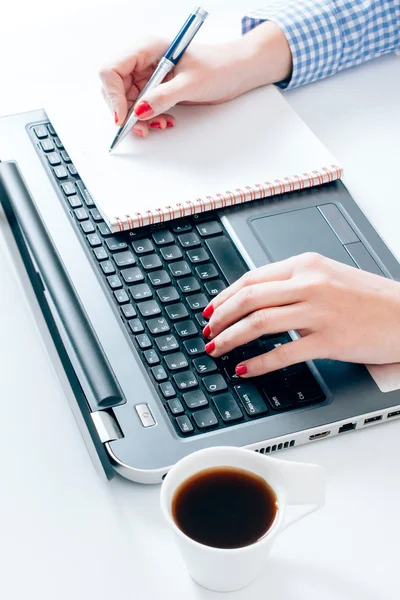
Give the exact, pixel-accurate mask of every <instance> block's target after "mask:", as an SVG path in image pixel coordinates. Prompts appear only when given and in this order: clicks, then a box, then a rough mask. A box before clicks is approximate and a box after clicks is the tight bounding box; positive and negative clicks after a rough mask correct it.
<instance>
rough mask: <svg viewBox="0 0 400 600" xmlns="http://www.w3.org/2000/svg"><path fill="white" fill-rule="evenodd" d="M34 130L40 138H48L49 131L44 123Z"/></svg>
mask: <svg viewBox="0 0 400 600" xmlns="http://www.w3.org/2000/svg"><path fill="white" fill-rule="evenodd" d="M33 131H34V132H35V135H36V137H37V138H38V140H43V139H44V138H47V135H48V132H47V129H46V127H45V126H44V125H38V126H37V127H34V128H33Z"/></svg>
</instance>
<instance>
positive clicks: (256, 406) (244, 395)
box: [235, 383, 268, 417]
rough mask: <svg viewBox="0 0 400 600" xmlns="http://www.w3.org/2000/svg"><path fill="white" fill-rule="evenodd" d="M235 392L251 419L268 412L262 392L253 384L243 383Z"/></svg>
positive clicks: (236, 387)
mask: <svg viewBox="0 0 400 600" xmlns="http://www.w3.org/2000/svg"><path fill="white" fill-rule="evenodd" d="M235 392H236V394H237V395H238V397H239V400H240V401H241V403H242V404H243V406H244V409H245V411H246V412H247V414H248V415H249V417H257V416H258V415H263V414H265V413H267V412H268V407H267V405H266V404H265V402H264V400H263V399H262V397H261V394H260V392H259V391H258V390H257V388H256V387H255V386H254V385H253V384H252V383H241V384H240V385H237V386H235Z"/></svg>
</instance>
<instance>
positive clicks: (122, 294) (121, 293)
mask: <svg viewBox="0 0 400 600" xmlns="http://www.w3.org/2000/svg"><path fill="white" fill-rule="evenodd" d="M114 296H115V299H116V301H117V302H118V304H125V302H129V296H128V294H127V293H126V291H125V290H117V291H116V292H114Z"/></svg>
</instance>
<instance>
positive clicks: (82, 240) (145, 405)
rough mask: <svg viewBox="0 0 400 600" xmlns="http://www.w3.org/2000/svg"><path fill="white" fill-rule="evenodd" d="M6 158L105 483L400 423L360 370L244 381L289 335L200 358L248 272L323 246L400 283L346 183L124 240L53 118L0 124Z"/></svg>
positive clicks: (10, 189) (395, 406) (6, 187)
mask: <svg viewBox="0 0 400 600" xmlns="http://www.w3.org/2000/svg"><path fill="white" fill-rule="evenodd" d="M82 135H84V132H82ZM0 159H1V160H2V161H3V162H1V163H0V201H1V203H2V206H3V209H4V211H5V213H6V215H7V218H8V220H9V223H10V226H11V229H12V232H13V235H14V238H15V241H16V243H17V246H18V249H19V252H20V253H21V256H22V259H23V261H24V265H25V268H26V270H27V273H28V275H29V278H30V281H31V284H32V287H33V290H34V292H35V295H36V298H37V301H38V303H39V305H40V308H41V310H42V313H43V316H44V318H45V320H46V323H47V326H48V328H49V331H50V333H51V336H52V338H53V341H54V344H55V347H56V349H57V352H58V354H59V356H60V359H61V361H62V364H63V367H64V369H65V372H66V375H67V377H68V380H69V382H70V385H71V387H72V390H73V395H71V397H72V396H73V406H72V409H73V411H74V414H75V415H76V416H77V421H78V423H79V426H80V427H81V429H82V433H83V435H84V437H85V440H86V442H87V445H88V448H89V450H90V452H91V454H92V457H93V458H94V462H95V463H96V464H100V465H101V467H102V471H103V472H104V473H105V474H106V476H107V477H108V478H111V477H112V476H113V475H114V474H115V473H116V472H118V473H120V474H121V475H123V476H124V477H127V478H129V479H131V480H133V481H138V482H141V483H157V482H160V481H161V480H162V479H163V477H164V476H165V475H166V473H167V472H168V469H169V468H170V467H171V466H172V465H173V464H174V463H175V462H176V461H177V460H179V459H180V458H182V457H183V456H185V455H186V454H188V453H190V452H194V451H195V450H199V449H201V448H204V447H207V446H212V445H235V446H246V447H249V448H251V449H253V450H255V451H256V452H260V453H262V454H272V453H275V452H277V451H280V450H283V449H285V448H290V447H293V446H295V445H299V444H304V443H306V442H314V441H317V440H320V439H322V438H326V437H331V436H335V435H337V434H344V433H346V432H350V431H354V430H355V429H360V428H363V427H368V426H371V425H372V424H378V423H384V422H386V421H387V420H392V419H394V418H396V417H399V416H400V392H399V391H393V392H390V393H382V392H381V391H380V389H379V388H378V386H377V385H376V383H375V382H374V380H373V379H372V378H371V376H370V375H369V372H368V371H367V369H366V368H365V367H364V366H363V365H354V364H349V363H342V362H338V361H332V360H319V361H314V362H310V363H302V364H298V365H294V366H292V367H289V368H287V369H283V370H282V371H278V372H275V373H272V374H269V375H266V376H264V377H259V378H257V379H253V380H246V381H244V380H240V379H239V378H238V377H237V376H236V374H235V366H236V364H237V363H238V362H239V361H240V360H242V359H244V358H249V357H252V356H256V355H258V354H260V353H264V352H268V351H269V350H271V349H272V348H274V347H275V346H276V345H277V344H284V343H287V342H288V341H290V340H291V338H292V336H293V335H295V333H294V332H290V333H288V332H282V333H281V334H279V335H273V336H265V337H262V338H259V339H257V340H255V341H254V342H253V343H251V344H246V345H245V346H244V347H240V348H237V349H235V351H234V352H232V353H231V354H229V355H226V356H222V357H221V358H220V359H217V360H213V359H212V358H211V357H209V356H207V355H206V353H205V351H204V340H203V338H202V335H201V331H202V329H203V327H204V326H205V324H206V321H205V320H204V318H203V316H202V310H203V308H204V307H205V306H206V305H207V304H208V302H209V301H210V299H211V298H212V297H213V296H215V295H216V294H218V293H219V292H220V291H221V290H222V289H224V287H226V286H228V285H229V284H231V283H233V282H234V281H235V280H236V279H238V278H239V277H240V276H241V275H243V273H245V272H246V271H247V270H248V269H250V268H255V267H259V266H261V265H265V264H267V263H270V262H273V261H277V260H282V259H285V258H287V257H289V256H293V255H296V254H300V253H303V252H307V251H314V252H319V253H320V254H324V255H326V256H328V257H330V258H333V259H336V260H338V261H341V262H343V263H345V264H348V265H352V266H354V267H357V268H360V269H364V270H367V271H370V272H372V273H377V274H379V275H381V276H383V277H390V278H392V279H399V280H400V266H399V263H398V262H397V260H396V259H395V258H394V256H393V255H392V254H391V252H390V251H389V249H388V248H387V247H386V246H385V244H384V243H383V241H382V239H381V238H380V237H379V236H378V234H377V233H376V231H375V230H374V229H373V227H372V226H371V224H370V223H369V222H368V220H367V219H366V217H365V216H364V215H363V214H362V212H361V211H360V209H359V208H358V206H357V205H356V203H355V202H354V200H353V199H352V198H351V196H350V195H349V193H348V192H347V190H346V189H345V187H344V186H343V184H342V183H340V182H334V183H330V184H326V185H323V186H320V187H318V188H314V189H309V190H302V191H300V192H296V193H292V194H288V195H284V196H280V197H278V198H276V199H269V200H260V201H255V202H252V203H250V204H247V205H240V206H237V207H233V208H226V209H222V210H219V211H217V212H210V213H205V214H201V215H195V216H193V217H191V218H185V219H181V220H176V221H172V222H170V223H167V224H165V223H164V224H162V225H156V226H152V227H145V228H142V229H136V230H134V231H130V232H124V233H121V234H117V235H113V234H111V232H110V231H109V229H108V227H107V224H106V223H105V222H104V221H103V219H102V217H101V214H100V213H99V211H98V210H97V208H96V204H95V199H93V198H92V197H91V195H90V191H89V190H87V189H86V187H85V183H84V181H82V180H81V179H80V177H79V173H78V172H77V170H76V168H75V167H74V165H73V163H72V161H71V158H70V157H69V155H68V148H64V146H63V144H62V140H60V139H59V137H58V136H57V132H56V131H55V130H54V128H53V126H52V125H51V123H50V122H49V120H48V119H47V116H46V114H45V113H44V112H43V111H35V112H30V113H25V114H20V115H14V116H10V117H6V118H3V119H0ZM382 335H384V332H382Z"/></svg>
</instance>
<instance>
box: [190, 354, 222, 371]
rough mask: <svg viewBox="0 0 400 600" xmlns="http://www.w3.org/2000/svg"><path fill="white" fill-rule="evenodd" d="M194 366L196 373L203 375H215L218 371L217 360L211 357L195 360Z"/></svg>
mask: <svg viewBox="0 0 400 600" xmlns="http://www.w3.org/2000/svg"><path fill="white" fill-rule="evenodd" d="M193 364H194V367H195V369H196V371H197V372H198V373H200V374H202V373H214V372H215V371H216V370H217V365H216V364H215V360H214V359H213V358H211V356H202V357H201V358H195V359H193Z"/></svg>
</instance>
